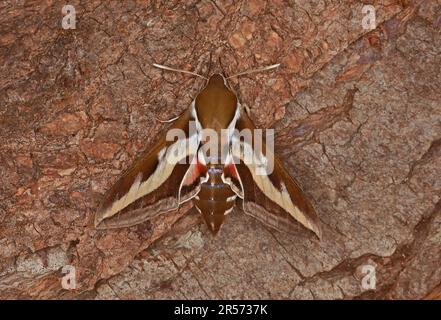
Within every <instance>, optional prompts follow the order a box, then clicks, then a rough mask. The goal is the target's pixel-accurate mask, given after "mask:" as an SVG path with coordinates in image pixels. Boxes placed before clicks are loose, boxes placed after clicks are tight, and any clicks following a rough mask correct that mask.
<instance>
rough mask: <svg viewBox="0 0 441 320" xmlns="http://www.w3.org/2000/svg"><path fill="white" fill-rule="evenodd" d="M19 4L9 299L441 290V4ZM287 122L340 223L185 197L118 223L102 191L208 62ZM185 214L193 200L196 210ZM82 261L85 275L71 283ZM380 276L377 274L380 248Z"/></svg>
mask: <svg viewBox="0 0 441 320" xmlns="http://www.w3.org/2000/svg"><path fill="white" fill-rule="evenodd" d="M364 2H370V3H371V4H373V5H374V6H375V8H376V10H377V25H378V27H377V29H376V30H373V31H370V32H367V31H366V30H363V29H362V27H361V19H362V18H363V14H362V6H363V3H362V2H361V1H300V0H297V1H296V0H292V1H271V2H267V1H262V0H252V1H246V2H236V1H235V2H233V1H228V0H227V1H219V0H213V1H188V2H185V4H184V3H181V2H180V1H164V2H163V3H161V2H159V1H152V2H151V1H131V2H128V1H127V2H123V3H120V2H119V1H102V2H101V1H71V3H70V4H72V5H74V7H75V9H76V11H77V12H76V13H77V24H76V29H75V30H63V29H62V28H61V19H62V18H63V14H62V13H61V8H62V6H63V5H64V4H65V2H58V1H35V2H30V1H26V2H22V1H11V2H8V1H4V2H2V4H0V106H1V107H0V151H1V152H0V176H1V182H2V183H1V184H0V298H33V299H36V298H39V299H41V298H106V299H107V298H110V299H114V298H135V299H139V298H202V299H204V298H256V299H259V298H275V299H277V298H287V299H322V298H331V299H336V298H344V299H353V298H361V299H367V298H378V299H396V298H424V297H426V298H438V299H439V298H440V285H441V266H440V265H441V179H440V178H441V90H440V88H441V70H440V69H441V31H440V30H441V1H436V0H428V1H394V0H390V1H364ZM210 57H211V71H210V72H214V71H216V70H219V69H220V66H219V63H218V57H221V58H222V65H223V68H224V69H225V72H226V73H227V74H232V73H234V72H236V71H238V70H246V69H249V68H253V67H256V66H262V65H266V64H272V63H276V62H281V63H282V68H280V69H279V70H277V71H275V72H268V73H262V74H256V75H253V76H247V77H242V78H240V79H236V80H234V81H232V84H233V87H234V89H235V91H236V92H237V94H238V96H239V99H240V100H241V101H242V103H243V104H244V105H246V106H248V107H249V108H250V109H251V114H252V117H253V120H254V121H255V123H256V124H257V125H258V126H259V127H270V126H274V127H275V129H276V133H277V137H276V146H277V151H278V152H279V154H280V156H281V158H282V160H283V161H284V163H285V164H286V166H287V168H288V169H289V171H290V172H291V173H292V175H294V176H295V177H297V178H298V180H299V181H300V183H301V185H302V187H303V189H304V190H306V192H307V194H308V195H309V196H310V197H311V199H312V201H313V203H314V205H315V207H316V209H317V212H318V215H319V217H320V219H321V220H322V221H323V229H324V235H323V239H322V241H321V242H319V241H317V240H316V239H314V238H313V237H312V236H311V235H310V234H309V233H307V232H306V231H304V230H302V229H299V231H298V234H297V235H296V236H293V235H286V234H283V233H279V232H276V231H274V230H271V229H268V228H266V227H264V226H263V225H261V224H260V223H259V222H257V221H255V220H253V219H251V218H249V217H247V216H245V215H244V214H242V213H241V212H240V211H239V210H236V211H235V212H234V214H231V215H230V216H229V217H228V220H227V222H226V223H225V225H224V226H223V229H222V230H221V232H220V234H219V236H218V237H216V238H213V237H212V236H211V235H210V234H209V233H208V232H207V229H206V227H205V226H204V225H202V224H201V221H200V219H199V217H198V216H192V215H190V216H188V215H187V216H184V211H185V210H182V211H181V212H179V213H177V214H173V215H168V216H163V217H160V218H158V219H157V220H155V221H152V222H151V223H145V224H143V225H140V226H136V227H133V228H129V229H123V230H117V231H96V230H94V228H93V226H92V221H93V215H94V211H95V210H96V208H97V205H98V203H99V200H100V197H101V196H102V194H103V193H104V191H105V190H106V189H107V188H109V187H110V186H111V184H112V183H113V182H114V181H115V180H116V178H117V176H118V175H119V174H120V173H121V171H122V170H124V168H126V167H127V166H128V165H130V163H131V162H132V161H133V160H134V159H135V158H136V156H137V155H138V154H140V153H141V152H142V151H143V149H145V148H146V147H147V146H148V145H149V143H151V142H153V140H154V139H155V136H156V135H157V134H158V133H159V132H160V131H161V129H164V128H165V125H163V124H161V123H159V122H157V121H155V120H154V117H159V118H162V119H167V118H171V117H173V116H175V115H177V114H179V113H180V112H181V111H183V110H184V109H185V108H187V107H188V105H189V104H190V102H191V100H192V98H193V97H194V96H195V94H196V93H197V92H198V90H200V89H201V88H202V87H203V85H204V82H203V80H201V79H196V78H193V77H189V76H185V75H181V74H174V73H167V72H163V71H160V70H157V69H154V68H152V67H151V64H152V63H153V62H157V63H163V64H167V65H173V66H177V67H181V68H187V69H191V70H196V71H197V72H199V73H202V74H205V73H207V72H208V71H209V68H210ZM183 216H184V218H182V219H180V218H181V217H183ZM67 264H69V265H73V266H75V267H76V270H77V280H78V287H77V289H76V290H75V291H67V290H64V289H63V288H62V287H61V285H60V278H61V277H62V274H61V273H60V270H61V268H62V267H63V266H64V265H67ZM368 264H369V265H373V266H375V268H376V277H377V281H376V289H373V290H364V289H363V288H362V286H361V282H362V278H363V277H364V274H363V266H364V265H368Z"/></svg>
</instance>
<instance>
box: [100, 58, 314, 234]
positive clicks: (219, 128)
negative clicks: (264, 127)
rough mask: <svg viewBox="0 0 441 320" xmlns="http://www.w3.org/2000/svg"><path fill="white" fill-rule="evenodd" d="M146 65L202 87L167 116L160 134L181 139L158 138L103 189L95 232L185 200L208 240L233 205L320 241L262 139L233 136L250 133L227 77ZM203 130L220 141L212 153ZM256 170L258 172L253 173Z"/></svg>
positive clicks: (295, 188)
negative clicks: (257, 142) (171, 116)
mask: <svg viewBox="0 0 441 320" xmlns="http://www.w3.org/2000/svg"><path fill="white" fill-rule="evenodd" d="M154 66H155V67H158V68H161V69H164V70H169V71H179V72H184V73H189V74H192V75H196V76H199V77H202V78H204V79H206V81H207V82H206V85H205V87H204V88H203V89H202V91H200V92H199V94H198V95H197V96H196V98H195V99H194V100H193V102H192V104H191V105H190V107H189V108H188V109H187V110H185V111H184V112H183V113H182V114H181V115H180V116H179V117H177V118H176V119H172V124H171V125H170V127H169V129H168V132H173V131H180V132H182V134H181V136H180V137H179V138H178V139H168V138H167V136H165V135H162V136H160V137H159V139H158V140H157V142H156V143H155V144H154V145H152V146H151V147H150V148H148V149H147V150H146V151H145V152H144V153H143V154H142V155H141V156H140V158H139V159H138V160H137V161H135V163H134V164H133V165H132V166H131V167H130V168H129V169H128V170H127V171H126V172H125V173H124V174H123V175H122V176H121V177H120V178H119V179H118V180H117V182H116V183H115V184H114V185H113V187H112V188H111V189H110V190H108V191H107V193H106V194H105V195H104V198H103V200H102V202H101V205H100V207H99V209H98V211H97V213H96V216H95V227H96V228H98V229H108V228H121V227H130V226H133V225H136V224H139V223H142V222H144V221H147V220H150V219H153V218H155V217H157V216H159V215H162V214H165V213H169V212H173V211H177V210H178V209H179V208H180V206H181V205H182V204H183V203H185V202H191V204H192V205H193V207H194V208H195V209H196V210H197V211H198V212H199V213H200V214H201V215H202V217H203V219H204V221H205V223H206V225H207V227H208V229H209V230H210V231H211V233H213V234H214V235H216V234H217V233H218V231H219V229H220V228H221V226H222V224H223V223H224V221H225V218H226V216H227V215H228V214H229V213H231V212H232V210H233V209H234V208H235V207H239V208H241V209H242V210H243V212H244V213H246V214H248V215H250V216H252V217H254V218H256V219H257V220H260V221H261V222H263V223H264V224H266V225H268V226H269V227H272V228H275V229H277V230H281V231H285V232H290V231H291V230H292V229H293V225H296V224H298V223H300V224H301V225H303V226H304V227H306V228H307V229H309V230H311V231H312V232H314V233H315V235H316V236H317V237H319V238H320V237H321V228H320V222H319V219H318V217H317V214H316V212H315V210H314V207H313V206H312V205H311V202H310V201H309V200H308V199H307V197H306V196H305V194H304V192H303V191H302V189H301V188H300V186H299V184H298V183H297V181H296V180H295V179H294V178H293V177H292V176H291V175H290V174H289V173H288V171H287V169H286V168H285V167H284V166H283V164H282V162H281V161H280V160H279V158H278V157H277V156H276V155H275V154H274V153H273V152H272V151H271V150H269V151H268V150H267V149H268V148H265V141H263V142H262V145H261V146H260V148H259V152H257V151H256V150H255V149H254V148H255V145H254V143H253V142H250V141H246V140H245V139H241V137H240V136H238V134H237V132H241V131H242V130H248V132H251V136H252V137H251V138H253V136H254V135H255V132H256V130H257V129H256V127H255V125H254V124H253V122H252V121H251V119H250V117H249V115H248V112H247V110H245V108H243V107H242V106H241V104H240V102H239V101H238V98H237V96H236V95H235V94H234V92H233V91H232V90H231V89H230V86H229V84H228V81H227V79H229V78H231V77H228V78H227V77H225V76H224V75H223V74H220V73H217V74H214V75H212V76H211V77H210V78H206V77H203V76H202V75H199V74H196V73H193V72H190V71H184V70H179V69H173V68H171V67H166V66H162V65H157V64H154ZM278 66H279V65H278V64H277V65H272V66H269V67H265V68H261V69H256V70H252V71H247V72H242V73H239V74H237V75H234V76H239V75H243V74H248V73H252V72H260V71H265V70H270V69H274V68H276V67H278ZM208 129H209V130H211V132H214V133H217V134H218V135H219V136H221V135H222V136H223V137H225V139H220V142H219V141H216V142H215V143H214V146H215V147H217V149H219V150H221V151H222V152H220V154H215V153H214V152H211V151H212V150H211V149H210V152H209V153H207V152H204V151H206V150H204V149H206V148H204V147H206V146H207V145H209V143H210V142H209V141H208V139H204V137H203V134H202V133H203V132H204V130H208ZM210 140H211V139H210ZM251 141H254V139H251ZM210 146H213V143H211V144H210ZM244 150H248V151H250V150H251V153H252V156H251V159H252V160H253V161H246V156H245V155H244V154H245V153H244V152H243V151H244ZM268 159H272V163H271V164H272V170H267V171H265V170H266V169H267V168H266V166H267V164H268ZM262 168H263V169H264V171H263V172H264V173H263V174H262V173H261V172H260V173H259V172H258V171H259V170H258V169H262Z"/></svg>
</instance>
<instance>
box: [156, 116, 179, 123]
mask: <svg viewBox="0 0 441 320" xmlns="http://www.w3.org/2000/svg"><path fill="white" fill-rule="evenodd" d="M178 118H179V116H177V117H174V118H171V119H168V120H162V119H159V118H158V117H155V120H156V121H158V122H161V123H170V122H173V121H175V120H176V119H178Z"/></svg>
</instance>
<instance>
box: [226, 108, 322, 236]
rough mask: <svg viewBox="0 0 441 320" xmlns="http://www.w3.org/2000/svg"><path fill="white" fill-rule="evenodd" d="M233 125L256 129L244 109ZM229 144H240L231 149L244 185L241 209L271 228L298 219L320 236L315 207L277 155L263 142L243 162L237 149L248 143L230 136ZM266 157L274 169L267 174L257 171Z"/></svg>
mask: <svg viewBox="0 0 441 320" xmlns="http://www.w3.org/2000/svg"><path fill="white" fill-rule="evenodd" d="M236 128H237V129H238V130H239V131H241V130H243V129H250V130H251V131H252V132H254V129H255V127H254V124H253V123H252V122H251V120H250V119H249V117H248V116H247V115H246V114H245V113H244V112H242V114H241V117H240V118H239V120H238V122H237V125H236ZM232 143H233V144H234V143H239V144H240V145H241V148H232V155H233V158H234V162H235V163H236V169H237V172H238V175H239V177H240V181H241V185H242V186H243V199H242V200H243V210H244V212H245V213H246V214H249V215H251V216H253V217H254V218H256V219H258V220H260V221H262V222H263V223H266V224H267V225H269V226H271V227H273V228H276V229H278V230H282V231H286V232H289V231H291V230H292V229H293V228H292V225H295V224H297V222H299V223H300V224H302V225H303V226H304V227H306V228H308V229H309V230H311V231H313V232H314V233H315V234H316V235H317V236H318V237H319V238H320V237H321V228H320V221H319V219H318V217H317V214H316V212H315V210H314V207H313V206H312V205H311V203H310V202H309V201H308V199H307V197H306V196H305V194H304V192H303V191H302V189H301V188H300V186H299V184H298V183H297V181H296V180H295V179H294V178H293V177H292V176H291V175H290V174H289V173H288V171H287V170H286V169H285V167H284V166H283V164H282V162H281V161H280V160H279V159H278V158H277V156H276V155H274V154H273V153H272V152H271V151H266V146H265V144H263V146H262V151H263V152H262V153H259V154H256V155H255V157H257V158H254V160H253V161H251V162H250V161H244V160H245V159H244V153H243V152H238V150H241V151H243V149H244V148H245V147H246V146H245V145H244V144H246V143H247V142H244V141H240V140H238V139H233V142H232ZM253 150H254V149H253ZM269 157H273V159H274V162H273V164H274V169H273V170H272V172H268V173H267V174H261V171H259V170H261V169H262V164H264V163H267V159H268V158H269ZM265 158H266V159H265ZM248 160H249V159H248Z"/></svg>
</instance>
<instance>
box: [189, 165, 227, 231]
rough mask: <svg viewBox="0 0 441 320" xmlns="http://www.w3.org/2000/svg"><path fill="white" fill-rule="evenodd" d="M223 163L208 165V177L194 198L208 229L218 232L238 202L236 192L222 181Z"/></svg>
mask: <svg viewBox="0 0 441 320" xmlns="http://www.w3.org/2000/svg"><path fill="white" fill-rule="evenodd" d="M222 173H223V165H217V164H216V165H214V164H211V165H208V179H207V181H206V182H204V183H202V184H201V190H200V191H199V193H198V195H197V196H196V197H195V198H193V203H194V205H195V207H196V209H197V210H198V211H199V212H200V213H201V214H202V216H203V218H204V220H205V223H206V224H207V226H208V229H209V230H210V231H211V232H212V233H213V234H216V233H217V232H218V231H219V229H220V227H221V225H222V223H223V222H224V220H225V216H226V215H227V214H228V213H230V212H231V211H232V210H233V208H234V205H235V203H236V201H235V199H236V194H235V193H234V192H233V191H232V190H231V187H230V186H229V185H228V184H225V183H224V182H223V181H222Z"/></svg>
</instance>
